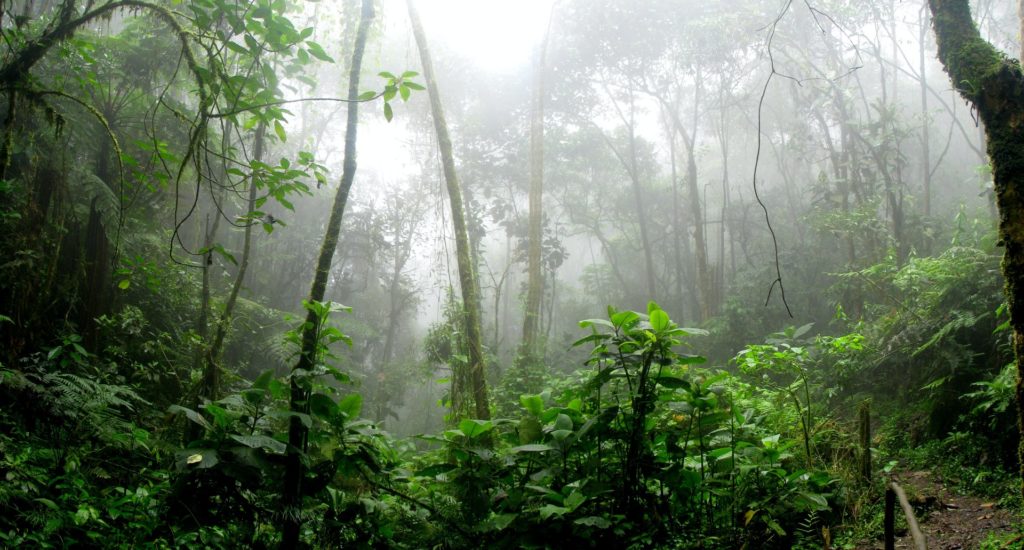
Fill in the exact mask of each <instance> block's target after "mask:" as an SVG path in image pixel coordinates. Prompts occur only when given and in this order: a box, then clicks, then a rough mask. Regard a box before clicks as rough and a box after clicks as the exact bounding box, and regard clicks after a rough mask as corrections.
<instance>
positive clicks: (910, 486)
mask: <svg viewBox="0 0 1024 550" xmlns="http://www.w3.org/2000/svg"><path fill="white" fill-rule="evenodd" d="M893 479H894V480H895V481H896V482H897V483H899V484H900V486H902V487H903V489H904V490H905V491H906V493H907V500H909V501H910V503H911V505H913V507H914V513H915V514H916V516H917V521H918V524H920V526H921V531H922V532H923V533H924V536H925V538H926V539H927V541H928V549H929V550H972V549H975V548H979V547H980V545H981V543H982V541H984V540H985V539H986V538H988V537H989V535H990V534H999V535H1008V534H1010V533H1013V532H1014V525H1015V522H1016V519H1017V518H1016V514H1014V513H1013V512H1012V511H1010V510H1006V509H1003V508H1000V507H999V505H998V504H997V503H995V502H993V501H990V500H985V499H982V498H979V497H976V496H972V495H966V494H961V493H959V492H958V491H956V490H954V489H951V488H949V487H948V486H947V485H946V483H945V482H944V481H943V479H942V477H941V476H939V475H938V474H937V473H932V472H929V471H916V472H901V473H899V474H897V475H894V476H893ZM902 513H903V512H902V510H901V509H900V507H899V504H897V505H896V514H897V518H898V517H900V516H901V515H902ZM901 523H902V522H901V521H900V520H897V526H899V525H900V524H901ZM897 535H898V536H897V537H896V548H914V543H913V539H912V538H911V537H910V533H909V532H908V531H907V530H906V528H903V530H902V531H901V530H900V529H899V527H897ZM857 548H861V549H865V550H866V549H872V550H874V549H880V548H884V544H883V542H882V540H881V534H879V538H878V540H872V541H864V542H863V543H862V544H858V545H857ZM1003 548H1024V540H1021V539H1020V537H1017V538H1016V539H1014V540H1013V541H1012V542H1011V543H1010V544H1009V545H1008V546H1003Z"/></svg>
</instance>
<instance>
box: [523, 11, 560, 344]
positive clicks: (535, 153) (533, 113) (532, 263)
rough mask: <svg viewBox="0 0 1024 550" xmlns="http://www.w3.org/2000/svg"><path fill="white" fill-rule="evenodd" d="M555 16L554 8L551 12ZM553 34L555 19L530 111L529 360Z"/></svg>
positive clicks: (536, 302)
mask: <svg viewBox="0 0 1024 550" xmlns="http://www.w3.org/2000/svg"><path fill="white" fill-rule="evenodd" d="M551 10H552V13H553V12H554V6H552V8H551ZM550 34H551V19H550V17H549V19H548V29H547V31H546V32H545V33H544V39H543V40H542V41H541V44H540V48H539V49H538V52H537V66H536V67H535V73H534V77H533V78H534V80H533V82H534V84H533V87H534V89H533V105H532V107H531V109H530V233H529V247H528V250H527V273H528V282H527V285H526V314H525V316H524V318H523V353H524V355H526V356H527V357H528V358H530V359H529V360H532V359H533V358H534V357H535V356H536V354H537V337H538V334H539V332H540V299H541V295H543V293H544V276H543V274H542V273H541V240H542V239H543V236H542V234H541V232H542V225H543V219H544V211H543V207H542V205H541V197H543V196H544V58H545V54H546V52H547V47H548V36H550Z"/></svg>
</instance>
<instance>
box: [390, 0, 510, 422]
mask: <svg viewBox="0 0 1024 550" xmlns="http://www.w3.org/2000/svg"><path fill="white" fill-rule="evenodd" d="M407 4H408V6H409V20H410V21H411V22H412V33H413V36H414V37H415V38H416V47H417V48H418V49H419V51H420V64H421V65H422V66H423V79H424V80H425V81H426V83H427V94H428V95H429V96H430V111H431V113H432V114H433V117H434V130H435V131H436V132H437V144H438V148H439V149H440V150H441V164H442V165H443V167H444V180H445V184H446V185H447V187H448V200H449V202H450V204H451V211H452V225H453V226H454V229H455V250H456V254H457V256H458V267H459V285H460V286H461V287H462V305H463V308H464V309H465V316H464V319H465V324H466V343H467V347H468V348H469V354H468V355H469V373H468V374H469V379H470V380H471V383H472V384H473V400H474V403H475V408H474V412H475V414H476V417H477V418H480V419H489V418H490V417H491V412H490V411H491V409H490V404H489V402H488V399H487V380H486V379H485V377H484V372H485V362H484V350H483V340H482V338H483V334H482V330H481V323H480V297H479V295H478V294H477V289H478V288H480V287H479V286H478V285H477V282H476V270H475V268H474V265H475V264H474V262H473V250H472V247H471V246H470V242H469V232H468V230H467V228H466V211H465V207H464V206H463V204H462V188H461V187H460V185H459V178H458V175H457V174H456V172H455V157H454V155H453V154H452V139H451V137H450V136H449V135H448V123H447V122H446V121H445V118H444V109H443V108H442V106H441V96H440V93H439V92H438V89H437V77H436V76H435V75H434V65H433V63H432V62H431V59H430V50H429V48H428V47H427V38H426V35H425V34H424V32H423V24H422V23H421V22H420V16H419V13H418V12H417V11H416V6H415V3H414V0H408V2H407ZM452 378H453V379H454V378H456V377H455V376H453V377H452ZM452 397H453V402H454V401H455V396H452Z"/></svg>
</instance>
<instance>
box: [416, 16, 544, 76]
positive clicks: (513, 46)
mask: <svg viewBox="0 0 1024 550" xmlns="http://www.w3.org/2000/svg"><path fill="white" fill-rule="evenodd" d="M417 5H418V7H419V10H420V12H421V16H422V17H423V24H424V26H425V27H427V33H428V35H430V36H431V39H432V40H438V41H443V42H445V43H446V45H447V46H448V47H449V48H452V49H453V50H456V51H458V52H459V53H460V54H461V55H463V56H465V57H467V58H468V59H471V60H472V61H473V62H474V63H475V64H477V65H479V66H480V67H483V68H486V69H488V70H491V71H494V72H511V71H514V70H515V69H516V68H518V67H520V66H522V65H526V64H529V63H530V56H531V55H532V54H533V51H534V48H535V47H536V45H537V44H539V43H540V41H541V39H542V38H543V34H544V30H545V28H546V26H547V21H548V14H549V13H550V10H551V0H420V2H419V3H418V4H417Z"/></svg>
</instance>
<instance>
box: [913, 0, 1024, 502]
mask: <svg viewBox="0 0 1024 550" xmlns="http://www.w3.org/2000/svg"><path fill="white" fill-rule="evenodd" d="M928 4H929V6H930V7H931V11H932V24H933V25H934V27H935V37H936V42H937V43H938V49H939V59H940V60H941V61H942V64H943V66H944V67H945V69H946V72H947V73H949V76H950V78H951V80H952V81H953V83H954V86H956V88H957V90H958V91H959V92H960V95H961V96H963V97H964V99H966V100H967V101H968V102H970V103H972V104H973V105H974V107H975V108H976V109H977V112H978V116H979V118H980V119H981V121H982V122H983V123H984V126H985V134H986V137H987V140H986V141H987V150H988V155H989V158H990V159H991V162H992V175H993V184H994V186H995V195H996V204H997V205H998V209H999V241H1000V243H1001V244H1002V245H1003V247H1004V252H1003V264H1002V268H1003V276H1004V277H1005V278H1006V289H1005V290H1006V299H1007V303H1008V304H1009V309H1010V326H1011V327H1012V329H1013V347H1014V354H1015V356H1016V358H1017V387H1016V397H1017V420H1018V429H1019V430H1022V431H1024V379H1022V374H1024V74H1022V73H1021V67H1020V65H1019V64H1018V63H1016V62H1014V61H1012V60H1011V59H1009V58H1008V57H1007V56H1006V55H1005V54H1003V53H1002V52H1000V51H999V50H997V49H996V48H995V47H994V46H992V45H991V44H990V43H988V42H987V41H986V40H984V39H983V38H982V37H981V34H980V33H979V32H978V28H977V26H976V25H975V24H974V20H973V19H972V18H971V11H970V7H969V5H968V2H967V0H929V2H928ZM1021 441H1022V444H1020V446H1019V447H1018V459H1019V463H1020V468H1021V470H1020V473H1021V480H1022V484H1021V490H1022V492H1024V437H1022V438H1021Z"/></svg>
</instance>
